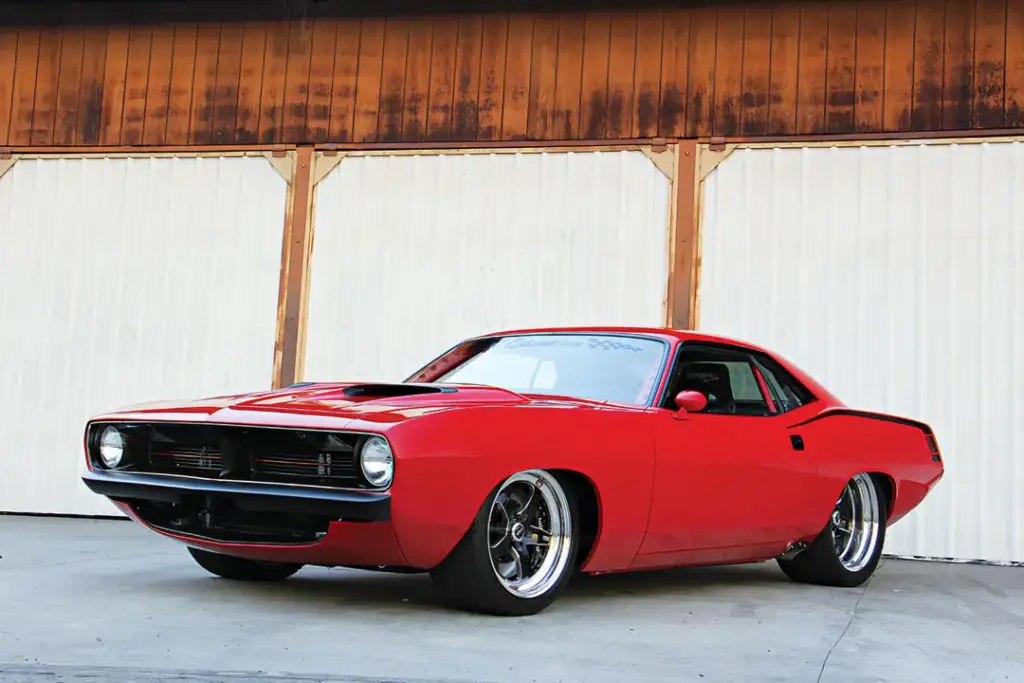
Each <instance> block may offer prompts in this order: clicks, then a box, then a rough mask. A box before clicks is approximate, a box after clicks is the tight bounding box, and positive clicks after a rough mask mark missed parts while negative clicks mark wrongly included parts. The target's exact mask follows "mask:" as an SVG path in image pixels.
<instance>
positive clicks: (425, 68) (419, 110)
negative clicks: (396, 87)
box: [402, 18, 450, 142]
mask: <svg viewBox="0 0 1024 683" xmlns="http://www.w3.org/2000/svg"><path fill="white" fill-rule="evenodd" d="M433 37H434V25H433V22H431V21H430V19H427V18H416V19H412V20H410V22H409V47H408V52H407V55H406V58H405V94H404V96H403V98H402V140H405V141H408V142H421V141H423V140H424V139H425V138H426V136H427V100H428V99H429V97H430V52H431V45H432V43H433ZM449 102H450V100H449Z"/></svg>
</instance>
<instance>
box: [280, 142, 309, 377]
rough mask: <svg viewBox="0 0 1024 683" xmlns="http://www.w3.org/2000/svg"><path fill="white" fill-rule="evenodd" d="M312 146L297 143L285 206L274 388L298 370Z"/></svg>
mask: <svg viewBox="0 0 1024 683" xmlns="http://www.w3.org/2000/svg"><path fill="white" fill-rule="evenodd" d="M313 154H314V150H313V147H310V146H307V147H299V149H298V151H297V152H296V159H295V169H294V173H293V174H292V178H291V183H290V186H289V189H288V199H287V204H286V207H285V219H284V220H285V222H284V242H283V245H282V249H281V286H280V290H279V294H278V303H277V343H276V344H275V347H274V381H273V386H274V388H275V389H277V388H280V387H286V386H289V385H291V384H294V383H295V381H296V378H297V377H298V375H299V372H300V366H299V355H300V350H301V344H300V338H301V336H302V332H303V330H302V328H303V324H302V323H303V311H304V309H305V303H306V289H307V284H308V282H309V278H308V277H307V274H308V270H309V257H310V246H311V240H310V236H311V228H310V223H311V219H312V214H313Z"/></svg>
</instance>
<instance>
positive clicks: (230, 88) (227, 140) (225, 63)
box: [210, 23, 245, 145]
mask: <svg viewBox="0 0 1024 683" xmlns="http://www.w3.org/2000/svg"><path fill="white" fill-rule="evenodd" d="M244 40H245V28H244V27H243V26H242V25H241V24H238V23H230V24H224V25H223V26H221V29H220V48H219V49H218V50H217V78H216V80H215V81H214V87H213V122H212V125H211V133H210V139H211V141H212V142H213V144H215V145H228V144H231V143H232V142H234V141H235V124H236V123H237V121H238V86H239V84H240V82H241V74H242V44H243V42H244Z"/></svg>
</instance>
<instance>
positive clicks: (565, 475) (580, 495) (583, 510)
mask: <svg viewBox="0 0 1024 683" xmlns="http://www.w3.org/2000/svg"><path fill="white" fill-rule="evenodd" d="M548 471H549V472H551V474H553V475H555V477H556V478H557V479H558V481H559V483H561V484H562V485H563V486H565V487H566V488H567V489H569V490H570V491H571V493H572V495H574V496H575V497H576V506H577V511H578V512H579V515H580V518H579V525H580V550H579V553H578V554H577V556H576V568H577V569H579V568H581V567H583V566H584V565H585V564H586V563H587V561H588V560H589V559H590V556H591V555H592V554H593V551H594V548H595V547H596V546H597V539H598V537H599V536H600V534H601V498H600V495H599V494H598V490H597V484H595V483H594V482H593V480H592V479H591V478H590V477H588V476H587V475H585V474H583V473H582V472H579V471H577V470H570V469H551V470H548Z"/></svg>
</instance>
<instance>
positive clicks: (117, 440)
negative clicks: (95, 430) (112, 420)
mask: <svg viewBox="0 0 1024 683" xmlns="http://www.w3.org/2000/svg"><path fill="white" fill-rule="evenodd" d="M96 454H97V455H98V456H99V462H100V464H101V465H103V466H104V467H105V468H107V469H108V470H116V469H117V468H118V467H120V466H121V464H122V463H124V456H125V438H124V434H123V433H121V430H120V429H118V428H117V427H114V426H112V425H108V426H106V427H104V428H103V431H101V432H100V435H99V438H98V439H96Z"/></svg>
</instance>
